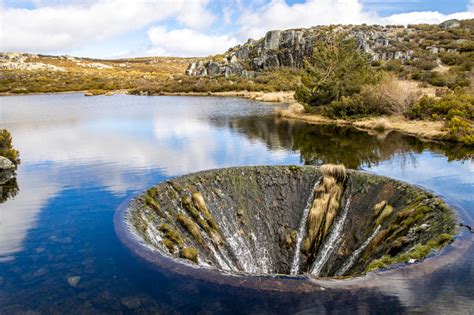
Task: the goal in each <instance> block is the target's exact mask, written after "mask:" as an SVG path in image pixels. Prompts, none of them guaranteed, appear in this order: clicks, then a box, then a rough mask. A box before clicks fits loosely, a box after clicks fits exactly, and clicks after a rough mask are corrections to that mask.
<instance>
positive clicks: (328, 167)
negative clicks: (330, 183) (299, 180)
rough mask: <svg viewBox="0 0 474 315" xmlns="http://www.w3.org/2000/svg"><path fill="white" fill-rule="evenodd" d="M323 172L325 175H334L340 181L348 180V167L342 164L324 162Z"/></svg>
mask: <svg viewBox="0 0 474 315" xmlns="http://www.w3.org/2000/svg"><path fill="white" fill-rule="evenodd" d="M321 172H322V173H323V176H324V177H326V176H328V177H329V176H330V177H333V178H334V179H335V180H336V181H337V182H339V183H343V182H344V181H345V180H346V167H345V166H344V165H342V164H339V165H334V164H324V165H322V166H321Z"/></svg>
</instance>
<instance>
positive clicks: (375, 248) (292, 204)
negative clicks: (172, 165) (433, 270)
mask: <svg viewBox="0 0 474 315" xmlns="http://www.w3.org/2000/svg"><path fill="white" fill-rule="evenodd" d="M125 219H126V220H127V221H128V226H129V227H130V232H132V233H136V234H137V235H138V236H139V237H140V238H141V239H142V240H143V242H144V243H145V244H147V246H149V247H151V248H154V249H156V250H158V252H159V253H160V254H162V255H165V256H169V257H172V258H173V259H175V260H179V261H181V262H183V263H189V264H198V265H201V266H206V267H211V268H218V269H222V270H227V271H230V272H236V273H250V274H311V275H312V276H315V277H329V276H348V275H349V276H350V275H359V274H362V273H364V272H366V271H370V270H373V269H377V268H385V267H388V266H389V265H392V264H399V263H408V262H412V261H413V259H415V260H416V261H418V260H420V259H423V258H424V257H426V256H427V255H429V254H430V252H432V250H436V249H440V248H442V247H443V246H445V245H446V244H448V243H449V242H451V241H452V239H453V235H454V234H455V233H456V222H455V221H456V220H455V215H454V212H453V211H452V210H451V209H450V208H449V207H447V206H446V204H445V203H444V202H443V201H442V200H441V199H439V198H438V197H436V196H434V195H432V194H431V193H429V192H426V191H424V190H422V189H420V188H418V187H414V186H410V185H407V184H405V183H402V182H399V181H396V180H392V179H389V178H385V177H380V176H375V175H370V174H366V173H363V172H358V171H352V170H345V168H344V167H343V166H331V165H329V166H323V167H321V168H316V167H311V166H305V167H298V166H270V167H266V166H259V167H237V168H228V169H221V170H212V171H205V172H200V173H196V174H192V175H188V176H183V177H180V178H177V179H174V180H171V181H167V182H165V183H162V184H159V185H157V186H155V187H152V188H151V189H149V190H148V191H147V192H146V193H144V194H143V195H142V196H140V197H138V198H135V199H134V200H132V201H131V202H130V204H129V206H128V208H127V212H126V215H125Z"/></svg>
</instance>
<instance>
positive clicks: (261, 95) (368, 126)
mask: <svg viewBox="0 0 474 315" xmlns="http://www.w3.org/2000/svg"><path fill="white" fill-rule="evenodd" d="M73 93H83V94H84V95H85V96H86V94H87V93H88V91H64V92H51V93H24V94H22V93H18V94H17V93H1V94H0V96H12V95H48V94H49V95H53V94H73ZM115 94H128V95H133V94H129V93H128V91H127V90H112V91H107V92H106V93H103V94H97V95H90V96H87V97H93V96H100V95H105V96H111V95H115ZM293 95H294V92H293V91H279V92H262V91H260V92H255V91H226V92H173V93H170V92H163V93H159V94H152V95H149V96H213V97H241V98H245V99H251V100H255V101H259V102H266V103H279V104H288V106H289V107H288V109H285V110H278V111H276V114H277V115H278V116H279V117H281V118H285V119H294V120H299V121H304V122H307V123H311V124H323V125H337V126H352V127H354V128H356V129H359V130H363V131H366V132H369V133H370V132H378V133H381V132H388V131H397V132H401V133H404V134H407V135H410V136H415V137H418V138H420V139H423V140H429V141H441V142H453V143H457V141H455V140H453V139H448V132H447V131H446V130H444V123H443V122H442V121H428V120H408V119H406V118H404V117H403V116H381V117H369V118H362V119H356V120H346V119H333V118H328V117H324V116H322V115H318V114H309V113H305V112H304V109H303V106H302V105H300V104H299V103H297V102H296V101H295V99H294V97H293ZM137 96H139V95H137Z"/></svg>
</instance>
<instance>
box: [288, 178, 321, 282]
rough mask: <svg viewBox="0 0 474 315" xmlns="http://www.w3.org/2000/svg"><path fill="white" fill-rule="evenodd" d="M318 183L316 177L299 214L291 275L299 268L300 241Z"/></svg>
mask: <svg viewBox="0 0 474 315" xmlns="http://www.w3.org/2000/svg"><path fill="white" fill-rule="evenodd" d="M319 184H320V180H319V179H318V181H316V184H314V187H313V189H312V190H311V193H310V194H309V197H308V201H306V206H305V207H304V210H303V215H302V216H301V222H300V226H299V228H298V235H297V237H296V246H295V254H294V256H293V262H292V263H291V270H290V274H291V275H296V274H298V271H299V269H300V251H301V242H302V241H303V237H304V234H305V233H306V231H305V228H306V220H307V219H308V214H309V210H310V209H311V206H312V205H313V198H314V192H315V190H316V187H318V185H319Z"/></svg>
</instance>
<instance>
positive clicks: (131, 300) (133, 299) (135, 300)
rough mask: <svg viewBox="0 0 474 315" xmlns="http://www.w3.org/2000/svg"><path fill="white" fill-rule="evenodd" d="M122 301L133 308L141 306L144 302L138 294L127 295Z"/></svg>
mask: <svg viewBox="0 0 474 315" xmlns="http://www.w3.org/2000/svg"><path fill="white" fill-rule="evenodd" d="M120 302H121V303H122V304H123V305H125V306H126V307H127V308H128V309H131V310H133V309H137V308H139V307H140V305H141V304H142V303H141V300H140V298H139V297H138V296H126V297H123V298H121V299H120Z"/></svg>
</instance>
